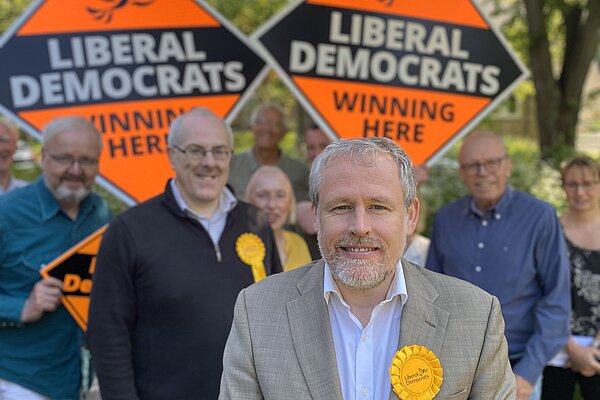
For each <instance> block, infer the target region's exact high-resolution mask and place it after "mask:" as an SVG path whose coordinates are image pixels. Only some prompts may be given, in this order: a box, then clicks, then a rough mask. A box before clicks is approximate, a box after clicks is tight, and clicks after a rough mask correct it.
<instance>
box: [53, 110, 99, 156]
mask: <svg viewBox="0 0 600 400" xmlns="http://www.w3.org/2000/svg"><path fill="white" fill-rule="evenodd" d="M70 130H73V131H77V132H87V133H91V134H92V135H94V136H96V138H97V140H98V145H99V146H100V147H99V148H100V150H102V147H103V143H102V137H101V136H100V132H98V129H96V127H95V126H94V124H92V123H91V122H90V121H89V120H87V119H85V118H84V117H81V116H79V115H74V116H67V117H58V118H54V119H53V120H51V121H50V122H48V123H47V124H46V126H44V130H43V131H42V135H43V136H42V147H45V146H46V145H47V144H48V142H50V141H51V140H52V139H54V138H55V137H56V136H58V135H59V134H61V133H63V132H65V131H70Z"/></svg>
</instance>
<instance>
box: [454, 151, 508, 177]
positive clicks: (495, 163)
mask: <svg viewBox="0 0 600 400" xmlns="http://www.w3.org/2000/svg"><path fill="white" fill-rule="evenodd" d="M507 158H508V157H507V156H506V155H504V156H502V157H498V158H490V159H489V160H485V161H477V162H472V163H465V164H461V166H460V169H462V170H463V171H465V172H466V173H467V175H476V174H477V173H478V172H479V170H480V169H481V168H485V169H486V171H488V172H490V173H494V172H496V171H498V169H499V168H500V166H501V165H502V162H503V161H504V160H506V159H507Z"/></svg>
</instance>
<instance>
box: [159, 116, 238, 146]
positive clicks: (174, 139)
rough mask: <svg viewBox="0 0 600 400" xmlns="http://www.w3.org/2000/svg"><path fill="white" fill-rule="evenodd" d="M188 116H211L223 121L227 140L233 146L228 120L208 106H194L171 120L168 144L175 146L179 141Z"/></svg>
mask: <svg viewBox="0 0 600 400" xmlns="http://www.w3.org/2000/svg"><path fill="white" fill-rule="evenodd" d="M188 117H211V118H216V119H217V120H219V121H221V124H222V125H223V128H224V129H225V131H226V132H227V141H228V142H229V147H231V148H233V132H232V131H231V127H230V126H229V124H228V123H227V122H225V121H224V120H223V118H221V117H219V116H218V115H217V114H215V113H214V112H212V111H211V110H210V109H209V108H206V107H194V108H192V109H191V110H189V111H188V112H186V113H184V114H181V115H180V116H179V117H177V118H175V119H174V120H173V122H171V127H170V128H169V136H168V137H167V144H168V145H169V146H173V145H176V144H177V143H179V140H178V139H179V136H181V133H182V130H181V124H182V123H183V121H185V120H186V119H187V118H188Z"/></svg>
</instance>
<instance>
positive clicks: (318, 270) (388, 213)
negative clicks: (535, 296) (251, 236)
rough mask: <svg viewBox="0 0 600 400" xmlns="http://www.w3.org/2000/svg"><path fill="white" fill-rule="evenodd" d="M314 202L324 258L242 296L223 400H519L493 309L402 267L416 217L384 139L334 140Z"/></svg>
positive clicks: (406, 174)
mask: <svg viewBox="0 0 600 400" xmlns="http://www.w3.org/2000/svg"><path fill="white" fill-rule="evenodd" d="M310 197H311V201H312V203H313V210H314V212H315V218H316V221H317V231H318V237H319V247H320V249H321V253H322V254H323V258H324V260H321V261H318V262H316V263H314V264H311V265H307V266H305V267H302V268H299V269H296V270H294V271H291V272H289V273H285V274H281V275H280V276H274V277H270V278H268V279H265V280H263V281H261V282H260V283H258V284H255V285H252V286H251V287H249V288H247V289H245V290H243V291H242V292H241V293H240V295H239V297H238V300H237V303H236V307H235V317H234V321H233V326H232V330H231V333H230V336H229V340H228V342H227V345H226V348H225V355H224V361H223V363H224V365H223V367H224V368H223V377H222V380H221V393H220V397H219V398H220V399H224V400H225V399H262V398H264V399H284V398H294V399H357V400H358V399H378V400H379V399H396V398H398V397H400V398H402V399H416V398H420V399H427V398H433V397H434V396H435V398H436V399H452V400H455V399H467V398H470V399H512V398H514V396H515V377H514V374H513V373H512V371H511V368H510V364H509V362H508V352H507V344H506V339H505V338H504V334H503V332H504V321H503V319H502V315H501V312H500V305H499V303H498V300H497V299H496V298H495V297H493V296H491V295H489V294H487V293H485V292H484V291H482V290H480V289H478V288H476V287H475V286H473V285H471V284H469V283H466V282H463V281H460V280H457V279H453V278H450V277H446V276H443V275H439V274H436V273H433V272H430V271H427V270H425V269H423V268H422V267H420V266H416V265H414V264H411V263H409V262H407V261H406V260H401V255H402V254H403V251H404V247H405V245H406V237H407V235H409V234H410V233H412V232H413V230H414V228H415V224H416V222H417V218H418V215H419V203H418V200H417V198H416V190H415V182H414V178H413V173H412V163H411V161H410V159H409V158H408V156H407V155H406V153H405V152H404V151H403V150H402V149H400V148H399V147H398V146H397V145H396V144H395V143H394V142H392V141H391V140H389V139H385V138H370V139H353V140H338V141H335V142H333V143H332V144H331V145H330V146H328V147H327V149H326V150H325V151H324V152H323V153H321V155H320V156H319V157H318V158H317V159H316V160H315V162H314V163H313V166H312V170H311V175H310Z"/></svg>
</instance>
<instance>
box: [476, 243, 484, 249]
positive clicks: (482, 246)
mask: <svg viewBox="0 0 600 400" xmlns="http://www.w3.org/2000/svg"><path fill="white" fill-rule="evenodd" d="M477 247H479V248H480V249H483V248H484V247H485V245H484V244H483V243H481V242H479V243H477Z"/></svg>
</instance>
